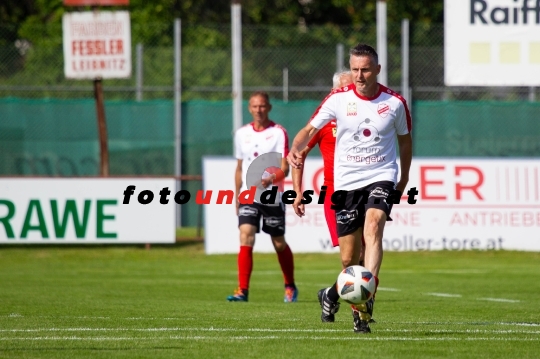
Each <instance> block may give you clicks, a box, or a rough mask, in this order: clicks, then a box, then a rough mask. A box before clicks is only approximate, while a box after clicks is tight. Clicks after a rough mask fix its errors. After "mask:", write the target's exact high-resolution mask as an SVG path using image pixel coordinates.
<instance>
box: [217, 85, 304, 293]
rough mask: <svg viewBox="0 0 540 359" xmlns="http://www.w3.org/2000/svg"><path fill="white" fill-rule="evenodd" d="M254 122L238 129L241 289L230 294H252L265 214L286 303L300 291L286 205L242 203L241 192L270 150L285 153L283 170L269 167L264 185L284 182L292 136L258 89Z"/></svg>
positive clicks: (253, 97) (252, 98)
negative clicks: (256, 164) (251, 169)
mask: <svg viewBox="0 0 540 359" xmlns="http://www.w3.org/2000/svg"><path fill="white" fill-rule="evenodd" d="M248 109H249V112H250V113H251V116H252V117H253V122H251V123H250V124H247V125H245V126H243V127H241V128H240V129H238V130H237V131H236V134H235V137H234V142H235V151H236V159H237V160H238V163H237V166H236V174H235V183H236V194H237V196H236V213H237V215H238V228H239V229H240V252H239V253H238V288H237V289H236V290H235V292H234V293H233V294H232V295H230V296H228V297H227V300H228V301H230V302H247V301H248V293H249V281H250V277H251V272H252V269H253V245H254V244H255V233H258V232H259V227H260V222H261V217H262V219H263V225H262V230H263V232H265V233H268V234H269V235H270V237H271V239H272V244H273V245H274V249H275V250H276V253H277V257H278V261H279V264H280V266H281V270H282V272H283V278H284V282H285V296H284V302H286V303H289V302H296V300H297V296H298V290H297V288H296V285H295V283H294V258H293V254H292V252H291V249H290V248H289V245H288V244H287V242H286V241H285V237H284V235H285V206H284V204H283V203H282V202H281V201H279V205H277V206H271V205H264V204H262V203H259V202H253V204H240V203H239V200H238V195H239V194H240V193H241V191H244V190H247V189H249V188H248V187H247V186H246V176H247V172H248V168H249V166H250V165H251V164H252V163H253V161H254V160H255V159H256V158H257V157H259V156H261V155H263V154H265V153H270V152H277V153H281V154H282V159H281V170H279V169H277V171H273V170H272V168H269V169H267V171H265V173H266V172H268V173H266V175H267V176H264V174H263V176H264V177H265V178H262V179H261V183H262V186H263V187H265V188H266V187H268V186H269V185H270V184H272V183H277V182H280V181H282V180H283V179H284V177H285V176H287V174H288V173H289V164H288V163H287V159H286V157H287V154H288V153H289V138H288V136H287V131H285V129H284V128H283V127H281V126H280V125H278V124H276V123H274V122H273V121H271V120H270V119H269V118H268V113H269V112H270V110H271V109H272V106H271V105H270V101H269V97H268V94H267V93H266V92H254V93H253V94H251V96H250V99H249V105H248Z"/></svg>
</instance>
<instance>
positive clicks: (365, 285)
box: [337, 265, 377, 304]
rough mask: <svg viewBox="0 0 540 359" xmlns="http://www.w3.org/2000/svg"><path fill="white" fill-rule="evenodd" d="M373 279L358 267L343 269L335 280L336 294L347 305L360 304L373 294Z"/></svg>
mask: <svg viewBox="0 0 540 359" xmlns="http://www.w3.org/2000/svg"><path fill="white" fill-rule="evenodd" d="M376 289H377V284H376V282H375V277H374V276H373V274H372V273H371V272H370V271H369V270H368V269H367V268H364V267H362V266H359V265H354V266H350V267H347V268H345V269H344V270H342V271H341V273H339V276H338V278H337V292H338V294H339V296H340V297H341V299H343V300H344V301H346V302H347V303H349V304H362V303H365V302H367V301H368V300H369V299H371V297H373V295H374V294H375V290H376Z"/></svg>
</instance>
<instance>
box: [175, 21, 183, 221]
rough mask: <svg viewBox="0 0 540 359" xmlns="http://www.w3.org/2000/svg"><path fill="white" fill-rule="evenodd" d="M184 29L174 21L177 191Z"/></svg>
mask: <svg viewBox="0 0 540 359" xmlns="http://www.w3.org/2000/svg"><path fill="white" fill-rule="evenodd" d="M181 35H182V27H181V20H180V19H176V20H174V134H175V135H174V149H175V151H174V175H175V178H176V191H180V190H181V189H182V182H181V181H180V176H181V175H182V59H181V56H182V51H181V49H180V47H181V44H182V43H181ZM176 226H177V227H182V206H181V205H176Z"/></svg>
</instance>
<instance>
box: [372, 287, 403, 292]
mask: <svg viewBox="0 0 540 359" xmlns="http://www.w3.org/2000/svg"><path fill="white" fill-rule="evenodd" d="M377 290H382V291H385V292H401V289H397V288H388V287H377Z"/></svg>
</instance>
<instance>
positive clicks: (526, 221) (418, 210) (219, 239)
mask: <svg viewBox="0 0 540 359" xmlns="http://www.w3.org/2000/svg"><path fill="white" fill-rule="evenodd" d="M235 166H236V160H234V159H223V158H220V159H218V158H205V159H204V162H203V168H204V173H203V174H204V189H208V190H210V189H212V190H220V189H234V168H235ZM226 174H229V175H226ZM303 184H304V190H308V189H310V190H314V191H315V194H314V196H313V203H316V202H317V200H318V198H319V190H320V188H321V186H322V184H323V164H322V160H321V159H320V158H315V157H314V158H309V157H308V159H307V161H306V165H305V170H304V181H303ZM412 187H415V189H416V191H418V194H417V195H416V196H415V197H414V198H415V199H416V203H415V204H409V203H408V202H407V194H406V193H405V194H404V196H403V198H402V200H401V203H400V204H395V205H394V207H393V209H392V214H391V217H392V219H393V221H391V222H387V223H386V228H385V230H384V237H383V248H384V249H385V250H391V251H418V250H444V249H446V250H471V249H480V250H491V249H494V250H498V249H511V250H527V251H540V160H522V159H485V160H481V159H466V158H464V159H457V160H451V159H446V158H444V159H443V158H439V159H413V162H412V166H411V170H410V180H409V184H408V185H407V190H409V189H411V188H412ZM290 189H292V185H291V178H290V176H289V177H288V178H287V179H286V180H285V190H286V191H287V190H290ZM327 200H328V199H327ZM204 206H205V208H204V210H205V221H206V222H205V237H206V252H207V253H237V252H238V243H239V238H238V228H237V225H238V219H237V217H236V215H235V208H234V205H226V204H221V205H219V204H213V203H212V204H208V205H204ZM285 238H286V240H287V242H288V243H289V245H290V246H291V249H292V250H293V252H294V251H296V252H326V253H332V252H338V249H337V248H332V246H331V242H330V235H329V233H328V229H327V225H326V220H325V217H324V211H323V207H322V205H317V204H310V205H307V206H306V216H305V217H303V218H299V217H297V216H296V215H295V213H294V210H293V209H292V206H290V205H287V212H286V233H285ZM255 251H258V252H272V251H274V249H273V246H272V243H271V241H270V238H269V236H268V235H266V234H264V233H260V234H257V239H256V244H255Z"/></svg>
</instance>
